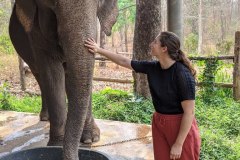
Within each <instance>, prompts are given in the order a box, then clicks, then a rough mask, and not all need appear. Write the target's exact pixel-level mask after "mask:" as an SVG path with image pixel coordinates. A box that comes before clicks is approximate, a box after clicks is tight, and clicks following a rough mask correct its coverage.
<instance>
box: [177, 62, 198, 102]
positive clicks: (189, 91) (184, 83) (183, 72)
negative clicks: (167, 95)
mask: <svg viewBox="0 0 240 160" xmlns="http://www.w3.org/2000/svg"><path fill="white" fill-rule="evenodd" d="M176 74H177V87H178V94H179V96H180V101H181V102H182V101H184V100H195V79H194V77H193V76H192V74H191V73H190V71H189V69H187V68H186V67H181V69H179V70H178V71H177V73H176Z"/></svg>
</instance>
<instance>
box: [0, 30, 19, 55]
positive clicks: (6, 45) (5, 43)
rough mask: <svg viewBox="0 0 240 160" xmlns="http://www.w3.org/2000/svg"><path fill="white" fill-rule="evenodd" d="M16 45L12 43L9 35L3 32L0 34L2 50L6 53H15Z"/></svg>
mask: <svg viewBox="0 0 240 160" xmlns="http://www.w3.org/2000/svg"><path fill="white" fill-rule="evenodd" d="M14 51H15V50H14V47H13V45H12V42H11V40H10V37H9V35H7V34H3V35H1V36H0V52H2V53H6V54H13V53H14Z"/></svg>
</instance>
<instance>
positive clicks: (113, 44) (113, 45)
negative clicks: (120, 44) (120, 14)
mask: <svg viewBox="0 0 240 160" xmlns="http://www.w3.org/2000/svg"><path fill="white" fill-rule="evenodd" d="M114 35H115V33H114V32H112V36H111V37H112V47H115V43H114Z"/></svg>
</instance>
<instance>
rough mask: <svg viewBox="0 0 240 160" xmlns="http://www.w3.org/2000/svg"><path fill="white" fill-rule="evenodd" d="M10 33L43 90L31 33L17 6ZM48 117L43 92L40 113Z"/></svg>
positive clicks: (16, 48)
mask: <svg viewBox="0 0 240 160" xmlns="http://www.w3.org/2000/svg"><path fill="white" fill-rule="evenodd" d="M9 35H10V38H11V41H12V43H13V46H14V48H15V50H16V52H17V53H18V55H19V56H20V57H21V58H22V59H23V60H24V61H25V62H26V63H27V64H28V66H29V67H30V69H31V71H32V73H33V75H34V77H35V78H36V80H37V82H38V84H39V86H40V89H41V90H42V85H41V83H40V79H39V73H38V72H37V68H36V62H35V58H34V54H33V50H32V48H31V43H30V41H29V35H28V34H27V33H26V31H25V30H24V28H23V26H22V24H21V23H20V22H19V20H18V18H17V15H16V9H15V8H14V9H13V12H12V15H11V18H10V23H9ZM41 92H42V91H41ZM48 119H49V115H48V109H47V106H46V97H45V96H44V93H43V92H42V110H41V113H40V120H41V121H47V120H48Z"/></svg>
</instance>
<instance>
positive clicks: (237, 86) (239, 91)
mask: <svg viewBox="0 0 240 160" xmlns="http://www.w3.org/2000/svg"><path fill="white" fill-rule="evenodd" d="M239 61H240V31H237V32H236V33H235V46H234V70H233V97H234V100H236V101H239V100H240V63H239Z"/></svg>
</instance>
